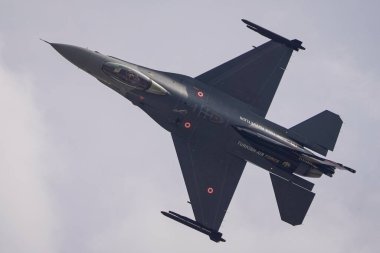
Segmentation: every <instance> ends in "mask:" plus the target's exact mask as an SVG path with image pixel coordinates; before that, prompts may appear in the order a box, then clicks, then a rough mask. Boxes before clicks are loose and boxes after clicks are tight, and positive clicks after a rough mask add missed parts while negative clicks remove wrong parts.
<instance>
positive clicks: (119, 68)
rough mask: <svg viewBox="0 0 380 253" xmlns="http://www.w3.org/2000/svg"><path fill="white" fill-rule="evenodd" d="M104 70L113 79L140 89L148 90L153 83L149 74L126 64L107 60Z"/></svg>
mask: <svg viewBox="0 0 380 253" xmlns="http://www.w3.org/2000/svg"><path fill="white" fill-rule="evenodd" d="M102 70H103V71H104V73H106V74H107V75H109V76H110V77H111V78H112V79H114V80H116V81H119V82H121V83H123V84H126V85H128V86H130V87H132V88H135V89H139V90H147V89H149V88H150V86H151V85H152V80H150V79H149V78H148V77H147V76H145V75H143V74H141V73H139V72H137V71H136V70H133V69H131V68H128V67H126V66H125V65H122V64H118V63H113V62H106V63H104V64H103V67H102Z"/></svg>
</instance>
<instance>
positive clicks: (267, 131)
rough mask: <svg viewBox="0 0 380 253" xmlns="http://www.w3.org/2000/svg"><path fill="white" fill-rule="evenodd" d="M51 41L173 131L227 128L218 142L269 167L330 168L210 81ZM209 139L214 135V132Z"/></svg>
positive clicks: (310, 172) (304, 171)
mask: <svg viewBox="0 0 380 253" xmlns="http://www.w3.org/2000/svg"><path fill="white" fill-rule="evenodd" d="M51 45H52V46H53V47H54V48H55V49H56V50H57V51H58V52H59V53H60V54H62V55H63V56H64V57H65V58H66V59H68V60H69V61H70V62H72V63H73V64H75V65H76V66H78V67H79V68H81V69H82V70H84V71H86V72H87V73H89V74H91V75H92V76H94V77H95V78H96V79H98V80H99V81H100V82H102V83H103V84H105V85H106V86H108V87H109V88H111V89H113V90H115V91H116V92H118V93H119V94H121V95H122V96H124V97H126V98H127V99H128V100H130V101H131V102H132V103H133V104H134V105H136V106H138V107H140V108H141V109H142V110H143V111H145V112H146V113H147V114H148V115H149V116H150V117H151V118H153V119H154V120H155V121H156V122H157V123H158V124H159V125H160V126H162V127H163V128H165V129H166V130H167V131H169V132H172V133H176V134H179V135H181V136H186V138H191V135H192V134H193V133H194V132H195V131H197V128H198V125H199V124H202V125H203V126H207V127H208V128H209V129H210V131H211V132H214V133H218V135H215V138H220V136H223V133H225V134H224V135H225V136H228V138H225V139H220V140H219V141H220V142H223V143H228V145H226V146H227V147H228V152H229V153H231V154H234V155H236V156H238V157H240V158H242V159H244V160H246V161H249V162H251V163H254V164H256V165H258V166H260V167H262V168H264V169H267V170H272V168H273V167H280V168H282V169H283V170H285V171H287V172H290V173H296V174H299V175H303V176H309V177H320V176H321V175H322V174H323V173H325V174H327V173H329V172H330V171H329V170H328V167H326V166H323V165H320V164H318V163H317V162H316V161H313V159H310V157H305V156H303V155H302V154H301V155H300V154H299V153H297V152H294V150H298V151H300V152H301V153H304V154H312V153H311V152H310V151H308V150H307V149H305V148H304V147H303V146H302V145H301V144H299V143H297V142H296V141H295V140H292V139H291V138H289V137H288V136H287V129H286V128H283V127H281V126H279V125H277V124H275V123H273V122H271V121H269V120H266V119H265V118H263V117H261V116H259V115H257V114H256V113H255V112H254V110H253V108H251V106H250V105H248V104H245V103H243V102H241V101H240V100H238V99H235V98H234V97H232V96H230V95H228V94H226V93H224V92H222V91H220V90H218V89H216V88H214V87H212V86H210V85H207V84H204V83H202V82H200V81H198V80H196V79H194V78H191V77H188V76H185V75H180V74H174V73H168V72H162V71H157V70H153V69H149V68H145V67H142V66H139V65H136V64H132V63H129V62H126V61H123V60H120V59H118V58H115V57H111V56H106V55H103V54H101V53H99V52H97V51H91V50H88V49H84V48H80V47H76V46H71V45H65V44H56V43H51ZM195 119H197V120H195ZM198 119H201V120H200V121H199V120H198ZM195 122H197V123H195ZM231 132H233V134H231ZM231 136H232V137H231ZM205 138H212V134H209V135H208V136H205ZM326 170H327V171H326Z"/></svg>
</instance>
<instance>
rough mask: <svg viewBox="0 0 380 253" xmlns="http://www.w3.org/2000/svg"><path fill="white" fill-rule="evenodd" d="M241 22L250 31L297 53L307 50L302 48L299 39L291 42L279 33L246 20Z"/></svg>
mask: <svg viewBox="0 0 380 253" xmlns="http://www.w3.org/2000/svg"><path fill="white" fill-rule="evenodd" d="M241 21H243V23H244V24H246V25H247V27H248V28H249V29H251V30H253V31H255V32H257V33H259V34H261V35H263V36H264V37H267V38H268V39H271V40H273V41H276V42H279V43H281V44H284V45H286V46H288V47H289V48H291V49H293V50H296V51H298V50H299V49H302V50H305V48H304V47H303V46H302V41H300V40H297V39H294V40H289V39H287V38H285V37H282V36H281V35H278V34H277V33H274V32H272V31H269V30H267V29H265V28H264V27H261V26H259V25H257V24H255V23H252V22H251V21H248V20H246V19H242V20H241Z"/></svg>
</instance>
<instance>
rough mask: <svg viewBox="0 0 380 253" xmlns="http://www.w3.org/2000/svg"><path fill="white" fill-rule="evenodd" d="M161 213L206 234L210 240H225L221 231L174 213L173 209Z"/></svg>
mask: <svg viewBox="0 0 380 253" xmlns="http://www.w3.org/2000/svg"><path fill="white" fill-rule="evenodd" d="M161 213H162V214H163V215H164V216H166V217H168V218H170V219H172V220H175V221H177V222H179V223H181V224H183V225H186V226H188V227H190V228H192V229H195V230H197V231H199V232H201V233H203V234H205V235H208V236H209V237H210V240H212V241H214V242H225V241H226V240H225V239H223V238H222V233H220V232H218V231H215V230H213V229H210V228H207V227H205V226H203V225H202V224H200V223H199V222H196V221H194V220H192V219H189V218H187V217H185V216H183V215H180V214H178V213H175V212H173V211H169V212H165V211H161Z"/></svg>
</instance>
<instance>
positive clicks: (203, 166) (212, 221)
mask: <svg viewBox="0 0 380 253" xmlns="http://www.w3.org/2000/svg"><path fill="white" fill-rule="evenodd" d="M172 137H173V142H174V145H175V148H176V151H177V155H178V158H179V162H180V165H181V169H182V174H183V177H184V180H185V183H186V188H187V191H188V194H189V197H190V202H191V206H192V208H193V212H194V216H195V220H196V221H197V222H199V223H200V224H201V225H203V226H204V227H206V228H209V229H211V230H214V231H218V230H219V227H220V225H221V223H222V221H223V218H224V215H225V214H226V211H227V208H228V206H229V204H230V201H231V199H232V196H233V194H234V192H235V189H236V187H237V185H238V182H239V180H240V177H241V175H242V173H243V170H244V167H245V164H246V161H245V160H243V159H241V158H238V157H236V156H234V155H232V154H229V153H227V152H226V151H225V148H224V147H223V146H222V145H220V143H216V142H214V141H212V140H209V139H207V138H206V139H204V138H203V137H201V138H200V137H199V136H197V134H194V135H193V136H192V138H191V139H185V138H182V137H179V136H177V135H175V134H172Z"/></svg>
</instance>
